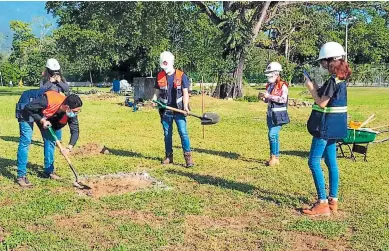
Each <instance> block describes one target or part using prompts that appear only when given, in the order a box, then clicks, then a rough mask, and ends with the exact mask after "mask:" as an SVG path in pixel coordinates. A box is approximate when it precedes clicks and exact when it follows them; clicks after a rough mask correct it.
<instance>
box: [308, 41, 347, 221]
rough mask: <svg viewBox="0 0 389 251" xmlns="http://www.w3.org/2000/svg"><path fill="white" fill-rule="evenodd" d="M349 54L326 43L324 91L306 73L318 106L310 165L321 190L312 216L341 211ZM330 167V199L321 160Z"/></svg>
mask: <svg viewBox="0 0 389 251" xmlns="http://www.w3.org/2000/svg"><path fill="white" fill-rule="evenodd" d="M345 55H346V52H345V51H344V49H343V47H342V46H341V45H340V44H339V43H336V42H328V43H326V44H324V45H323V46H322V47H321V49H320V53H319V58H318V60H319V62H320V67H321V68H322V69H323V70H324V71H327V72H328V73H329V74H330V78H329V79H328V80H327V81H326V82H325V83H324V85H323V86H321V87H320V88H319V87H318V85H317V84H316V83H315V82H312V80H311V79H310V77H309V75H308V74H305V85H306V87H307V89H308V91H309V92H310V93H311V95H312V97H313V99H314V100H315V104H314V105H313V106H312V113H311V115H310V117H309V120H308V123H307V129H308V131H309V133H310V134H311V135H312V136H313V139H312V145H311V150H310V153H309V161H308V165H309V168H310V169H311V172H312V176H313V181H314V182H315V187H316V191H317V195H318V198H317V202H316V203H315V204H314V205H313V206H312V208H311V209H306V210H303V213H304V214H306V215H310V216H320V215H323V216H328V215H330V214H331V211H332V212H337V209H338V187H339V168H338V164H337V162H336V141H337V140H338V139H343V138H345V137H346V135H347V80H348V78H349V77H350V76H351V70H350V67H349V65H348V63H347V62H346V61H345V59H344V56H345ZM322 158H324V161H325V163H326V165H327V167H328V173H329V182H330V183H329V197H327V193H326V187H325V180H324V174H323V170H322V168H321V166H320V162H321V159H322Z"/></svg>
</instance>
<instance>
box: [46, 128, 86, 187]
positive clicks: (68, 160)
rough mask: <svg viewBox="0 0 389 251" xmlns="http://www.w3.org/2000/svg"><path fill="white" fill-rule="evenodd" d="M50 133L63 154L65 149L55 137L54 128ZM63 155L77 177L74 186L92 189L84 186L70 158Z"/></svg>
mask: <svg viewBox="0 0 389 251" xmlns="http://www.w3.org/2000/svg"><path fill="white" fill-rule="evenodd" d="M49 132H50V134H51V136H52V137H53V138H54V140H55V143H56V144H57V146H58V148H59V150H61V154H62V151H63V149H64V148H63V146H62V144H61V142H60V141H59V140H58V138H57V136H56V135H55V133H54V130H53V128H51V127H49ZM62 155H63V156H64V157H65V159H66V161H67V162H68V164H69V167H70V169H71V170H72V172H73V174H74V177H75V179H76V180H75V181H74V182H73V186H75V187H77V188H79V189H91V188H90V187H89V186H87V185H84V184H82V183H81V182H79V181H78V175H77V172H76V170H75V169H74V167H73V165H72V162H71V161H70V159H69V157H68V156H66V155H64V154H62Z"/></svg>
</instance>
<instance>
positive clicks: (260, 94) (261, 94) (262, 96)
mask: <svg viewBox="0 0 389 251" xmlns="http://www.w3.org/2000/svg"><path fill="white" fill-rule="evenodd" d="M258 97H259V98H264V99H265V98H268V97H269V94H268V93H267V92H260V93H259V95H258Z"/></svg>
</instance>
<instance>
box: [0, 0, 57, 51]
mask: <svg viewBox="0 0 389 251" xmlns="http://www.w3.org/2000/svg"><path fill="white" fill-rule="evenodd" d="M45 4H46V2H35V1H34V2H33V1H22V2H9V1H2V0H0V33H1V34H3V35H5V36H8V37H7V38H6V42H5V47H6V48H7V49H9V48H10V45H11V42H12V33H11V30H10V29H9V21H11V20H21V21H24V22H31V21H32V20H33V18H34V17H45V18H46V19H47V20H48V22H51V23H53V24H55V19H54V18H53V17H52V16H51V14H47V12H46V10H45Z"/></svg>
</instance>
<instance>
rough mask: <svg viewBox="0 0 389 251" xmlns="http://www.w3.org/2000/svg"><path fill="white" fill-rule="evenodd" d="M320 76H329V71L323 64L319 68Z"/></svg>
mask: <svg viewBox="0 0 389 251" xmlns="http://www.w3.org/2000/svg"><path fill="white" fill-rule="evenodd" d="M319 74H320V75H328V74H329V73H328V70H327V69H326V68H324V67H323V66H322V65H321V64H320V67H319Z"/></svg>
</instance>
